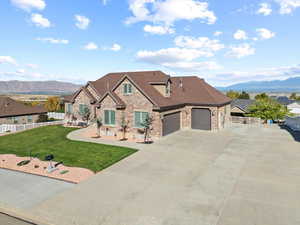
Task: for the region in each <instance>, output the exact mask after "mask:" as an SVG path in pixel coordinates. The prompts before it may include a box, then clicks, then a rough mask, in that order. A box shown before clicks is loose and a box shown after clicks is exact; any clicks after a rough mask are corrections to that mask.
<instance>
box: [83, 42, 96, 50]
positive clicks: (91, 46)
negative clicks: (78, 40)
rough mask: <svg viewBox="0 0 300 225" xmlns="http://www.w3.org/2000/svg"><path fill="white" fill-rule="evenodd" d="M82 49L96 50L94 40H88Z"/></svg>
mask: <svg viewBox="0 0 300 225" xmlns="http://www.w3.org/2000/svg"><path fill="white" fill-rule="evenodd" d="M83 49H85V50H97V49H98V46H97V45H96V44H95V43H94V42H89V43H88V44H86V45H85V46H84V47H83Z"/></svg>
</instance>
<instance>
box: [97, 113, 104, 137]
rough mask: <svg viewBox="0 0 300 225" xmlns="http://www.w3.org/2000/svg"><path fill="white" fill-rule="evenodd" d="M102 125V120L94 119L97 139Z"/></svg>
mask: <svg viewBox="0 0 300 225" xmlns="http://www.w3.org/2000/svg"><path fill="white" fill-rule="evenodd" d="M102 125H103V123H102V118H101V117H99V118H97V119H96V126H97V135H98V137H100V129H101V127H102Z"/></svg>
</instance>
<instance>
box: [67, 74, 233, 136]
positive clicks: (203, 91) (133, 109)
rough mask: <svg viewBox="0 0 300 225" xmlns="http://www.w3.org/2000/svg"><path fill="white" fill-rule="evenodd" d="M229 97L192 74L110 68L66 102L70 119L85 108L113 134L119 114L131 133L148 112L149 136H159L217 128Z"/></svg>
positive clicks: (223, 119)
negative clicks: (110, 69)
mask: <svg viewBox="0 0 300 225" xmlns="http://www.w3.org/2000/svg"><path fill="white" fill-rule="evenodd" d="M230 103H231V99H230V98H228V97H226V96H225V95H224V94H222V93H221V92H219V91H217V90H216V89H215V88H213V87H212V86H210V85H208V84H207V83H206V82H205V81H204V80H203V79H200V78H198V77H196V76H189V77H188V76H186V77H170V76H168V75H166V74H165V73H163V72H161V71H144V72H124V73H109V74H107V75H105V76H104V77H102V78H100V79H98V80H96V81H93V82H88V83H87V84H86V85H85V86H84V87H82V88H81V89H80V90H78V91H77V92H76V93H75V94H74V95H73V97H72V99H71V100H70V102H69V103H67V104H66V105H65V107H66V109H65V110H66V112H67V113H66V115H68V117H69V118H67V119H70V117H71V115H72V117H76V118H77V120H80V118H81V116H80V113H79V112H80V111H83V110H84V109H85V108H86V107H87V108H89V110H90V112H91V119H93V118H101V119H102V121H103V126H102V128H101V132H102V134H103V133H104V134H106V135H116V134H117V133H118V132H119V131H120V124H121V120H122V117H124V118H125V120H126V121H128V123H129V124H128V125H129V130H128V131H129V133H130V135H131V137H132V138H135V137H138V135H139V133H140V132H139V131H141V130H142V128H143V127H142V123H143V122H144V121H145V118H147V116H150V117H152V118H153V120H154V121H153V124H152V131H151V135H152V136H153V137H161V136H165V135H167V134H170V133H173V132H175V131H177V130H180V129H186V128H193V129H200V130H219V129H221V128H223V127H224V126H225V124H226V123H227V122H229V121H230Z"/></svg>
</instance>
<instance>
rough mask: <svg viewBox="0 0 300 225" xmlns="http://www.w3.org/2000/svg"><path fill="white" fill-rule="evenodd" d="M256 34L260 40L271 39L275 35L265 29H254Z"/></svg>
mask: <svg viewBox="0 0 300 225" xmlns="http://www.w3.org/2000/svg"><path fill="white" fill-rule="evenodd" d="M256 32H257V33H258V36H259V38H260V39H262V40H265V39H270V38H273V37H275V35H276V34H275V33H274V32H272V31H270V30H268V29H266V28H260V29H256Z"/></svg>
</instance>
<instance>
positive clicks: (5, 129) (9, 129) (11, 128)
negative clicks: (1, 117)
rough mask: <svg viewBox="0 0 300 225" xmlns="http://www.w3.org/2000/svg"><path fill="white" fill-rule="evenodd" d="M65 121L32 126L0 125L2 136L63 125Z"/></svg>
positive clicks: (32, 124) (31, 124) (33, 124)
mask: <svg viewBox="0 0 300 225" xmlns="http://www.w3.org/2000/svg"><path fill="white" fill-rule="evenodd" d="M63 123H64V122H63V121H53V122H44V123H30V124H2V125H0V134H3V133H7V132H11V133H14V132H18V131H23V130H29V129H33V128H37V127H44V126H50V125H61V124H63Z"/></svg>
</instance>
